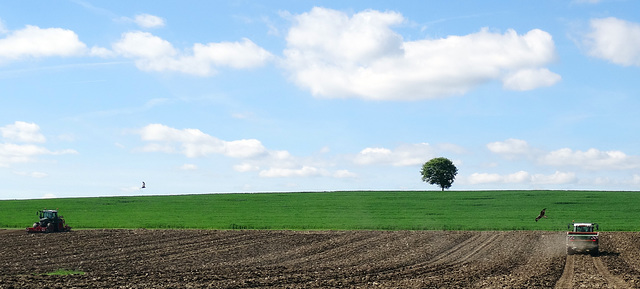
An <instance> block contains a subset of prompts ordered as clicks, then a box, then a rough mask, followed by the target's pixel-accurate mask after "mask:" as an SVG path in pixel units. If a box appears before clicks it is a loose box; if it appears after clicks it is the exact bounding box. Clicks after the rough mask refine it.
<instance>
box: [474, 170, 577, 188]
mask: <svg viewBox="0 0 640 289" xmlns="http://www.w3.org/2000/svg"><path fill="white" fill-rule="evenodd" d="M466 181H467V182H468V183H470V184H473V185H475V184H491V183H493V184H567V183H573V182H576V176H575V173H572V172H568V173H564V172H555V173H554V174H552V175H544V174H533V175H532V174H530V173H528V172H525V171H518V172H515V173H512V174H508V175H500V174H488V173H474V174H471V175H470V176H469V177H468V178H467V180H466Z"/></svg>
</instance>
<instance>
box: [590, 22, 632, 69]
mask: <svg viewBox="0 0 640 289" xmlns="http://www.w3.org/2000/svg"><path fill="white" fill-rule="evenodd" d="M584 43H585V45H586V46H587V49H588V53H589V55H591V56H594V57H598V58H602V59H606V60H609V61H611V62H613V63H615V64H619V65H624V66H632V65H635V66H640V23H635V22H629V21H625V20H621V19H618V18H615V17H609V18H598V19H591V31H590V32H589V33H588V34H587V35H586V37H585V39H584Z"/></svg>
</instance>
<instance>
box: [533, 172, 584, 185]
mask: <svg viewBox="0 0 640 289" xmlns="http://www.w3.org/2000/svg"><path fill="white" fill-rule="evenodd" d="M531 182H532V183H534V184H569V183H574V182H576V174H575V173H573V172H568V173H564V172H555V173H554V174H553V175H543V174H535V175H533V176H532V177H531Z"/></svg>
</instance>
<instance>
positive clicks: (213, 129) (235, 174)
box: [0, 0, 640, 199]
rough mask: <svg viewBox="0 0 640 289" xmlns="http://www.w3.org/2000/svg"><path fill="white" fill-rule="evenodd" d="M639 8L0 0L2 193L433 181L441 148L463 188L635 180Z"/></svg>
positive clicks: (638, 178)
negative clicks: (432, 167) (424, 168)
mask: <svg viewBox="0 0 640 289" xmlns="http://www.w3.org/2000/svg"><path fill="white" fill-rule="evenodd" d="M638 11H640V4H639V3H638V2H637V1H625V0H611V1H606V0H601V1H596V0H591V1H267V2H266V3H265V2H264V1H126V2H125V1H81V0H75V1H29V2H25V1H3V2H1V3H0V112H1V113H0V133H1V134H0V183H1V184H2V185H1V186H0V199H26V198H51V197H79V196H115V195H159V194H193V193H211V192H280V191H292V192H295V191H332V190H438V189H439V188H438V187H437V186H430V185H427V184H426V183H424V182H422V181H421V179H420V175H419V171H420V167H421V165H422V164H423V163H424V162H426V161H428V160H429V159H431V158H434V157H440V156H442V157H447V158H449V159H451V160H452V161H453V162H454V163H455V164H456V166H457V167H458V170H459V173H458V176H457V178H456V181H455V182H454V184H453V186H452V188H451V189H452V190H484V189H491V190H493V189H499V190H504V189H558V190H578V189H588V190H638V189H640V138H639V137H638V135H637V132H638V131H639V130H640V114H638V111H637V110H638V108H640V89H639V88H640V85H639V82H638V80H640V14H638V13H637V12H638ZM142 181H144V182H146V184H147V188H145V189H140V185H141V183H142Z"/></svg>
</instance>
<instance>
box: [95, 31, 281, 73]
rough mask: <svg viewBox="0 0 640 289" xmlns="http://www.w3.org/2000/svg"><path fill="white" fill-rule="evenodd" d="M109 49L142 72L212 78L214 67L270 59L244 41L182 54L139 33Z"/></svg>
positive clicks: (202, 46) (255, 63)
mask: <svg viewBox="0 0 640 289" xmlns="http://www.w3.org/2000/svg"><path fill="white" fill-rule="evenodd" d="M112 48H113V51H114V52H115V53H116V54H118V55H122V56H124V57H127V58H131V59H134V61H135V64H136V66H137V67H138V68H139V69H141V70H144V71H175V72H181V73H186V74H192V75H198V76H209V75H213V74H215V73H216V68H217V67H230V68H234V69H248V68H255V67H259V66H262V65H264V64H265V63H266V62H267V61H269V60H271V59H272V58H273V55H272V54H271V53H269V52H268V51H266V50H265V49H263V48H261V47H259V46H258V45H256V44H255V43H253V42H252V41H251V40H249V39H246V38H245V39H243V40H242V41H241V42H221V43H209V44H200V43H196V44H194V45H193V48H192V49H191V50H188V51H184V52H181V51H179V50H177V49H176V48H174V47H173V45H172V44H171V43H170V42H169V41H166V40H164V39H162V38H160V37H158V36H154V35H152V34H151V33H148V32H140V31H135V32H127V33H124V34H123V35H122V38H121V39H120V40H119V41H117V42H116V43H114V44H113V45H112ZM96 53H101V54H107V53H106V52H104V51H102V52H96Z"/></svg>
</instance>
